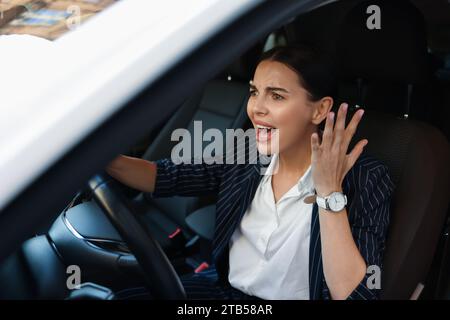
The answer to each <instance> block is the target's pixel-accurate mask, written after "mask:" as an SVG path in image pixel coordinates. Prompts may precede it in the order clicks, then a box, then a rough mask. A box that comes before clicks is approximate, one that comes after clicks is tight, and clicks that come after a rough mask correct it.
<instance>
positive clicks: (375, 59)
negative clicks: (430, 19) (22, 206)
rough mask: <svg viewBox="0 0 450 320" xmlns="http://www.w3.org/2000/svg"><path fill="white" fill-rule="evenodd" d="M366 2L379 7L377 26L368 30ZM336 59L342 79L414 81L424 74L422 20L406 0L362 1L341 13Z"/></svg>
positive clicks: (423, 25)
mask: <svg viewBox="0 0 450 320" xmlns="http://www.w3.org/2000/svg"><path fill="white" fill-rule="evenodd" d="M370 5H376V6H378V7H379V8H380V11H379V13H380V21H381V25H380V26H381V28H380V29H369V28H368V27H367V20H368V19H369V18H370V17H371V16H372V15H373V14H374V13H373V11H370V12H369V13H367V8H368V7H369V6H370ZM337 43H338V44H337V46H338V50H337V51H338V52H337V54H338V59H339V61H340V65H341V68H342V70H341V76H342V77H343V78H344V79H355V78H362V79H366V80H380V79H384V80H391V81H393V82H401V83H409V84H417V83H423V82H424V81H426V80H427V77H428V54H427V37H426V28H425V21H424V18H423V15H422V14H421V12H420V11H419V10H418V9H417V8H416V7H415V6H414V5H413V4H411V3H410V2H409V1H406V0H396V1H392V0H372V1H363V2H361V3H359V4H357V5H356V6H355V7H353V8H352V9H351V10H350V11H349V12H348V13H347V15H346V16H345V18H344V21H343V23H342V26H341V30H340V33H339V39H338V42H337Z"/></svg>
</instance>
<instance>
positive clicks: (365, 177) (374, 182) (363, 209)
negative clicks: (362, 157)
mask: <svg viewBox="0 0 450 320" xmlns="http://www.w3.org/2000/svg"><path fill="white" fill-rule="evenodd" d="M363 167H364V166H360V167H359V168H357V170H354V171H353V172H352V174H351V176H350V177H349V179H347V180H346V181H347V182H346V183H347V184H350V186H348V187H350V188H352V189H353V190H354V193H353V201H352V203H351V204H350V206H349V208H348V210H349V213H348V216H349V222H350V226H351V230H352V235H353V239H354V240H355V243H356V245H357V247H358V249H359V251H360V253H361V255H362V257H363V258H364V260H365V262H366V265H367V268H368V273H367V274H366V276H365V277H364V279H363V280H362V281H361V282H360V283H359V284H358V286H357V287H356V288H355V289H354V290H353V292H351V294H350V295H349V296H348V297H347V300H372V299H378V296H379V292H380V288H379V287H378V285H377V284H379V283H381V275H382V272H381V271H382V260H383V252H384V247H385V239H386V232H387V227H388V224H389V211H390V209H389V208H390V201H391V195H392V192H393V190H394V184H393V182H392V181H391V179H390V176H389V173H388V169H387V167H386V166H384V165H382V164H380V163H379V164H378V165H376V166H374V167H372V168H370V170H365V169H364V168H363ZM369 271H370V272H369ZM373 272H375V273H377V274H375V273H373ZM377 276H379V278H378V280H377V278H376V277H377ZM323 282H324V283H323V292H322V295H323V298H324V299H330V298H331V296H330V292H329V289H328V287H327V284H326V282H325V279H324V280H323Z"/></svg>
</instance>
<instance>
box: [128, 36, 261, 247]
mask: <svg viewBox="0 0 450 320" xmlns="http://www.w3.org/2000/svg"><path fill="white" fill-rule="evenodd" d="M261 50H262V45H261V44H258V45H256V46H254V47H253V48H251V49H250V50H249V51H248V52H246V53H245V54H244V55H242V56H241V57H240V58H239V59H238V60H237V61H235V62H234V63H233V64H232V65H231V66H229V67H228V68H227V69H226V71H225V72H224V73H222V74H221V75H219V76H218V77H217V78H216V79H214V80H212V81H210V82H208V83H207V84H206V86H205V87H204V88H203V90H202V91H201V92H199V93H197V94H195V95H194V96H193V97H191V98H190V99H189V100H187V101H186V102H185V103H183V105H182V106H181V107H180V108H179V109H178V110H177V112H176V113H175V114H174V115H173V116H172V117H171V119H170V120H169V121H168V122H167V124H166V125H165V126H164V128H163V129H162V131H161V132H159V134H158V135H157V136H156V138H155V139H154V140H153V142H152V144H151V145H150V146H149V148H148V149H147V151H146V152H145V154H144V155H143V158H144V159H148V160H157V159H161V158H168V157H170V156H171V150H172V148H173V147H174V146H175V144H177V143H178V142H177V141H175V142H174V141H171V134H172V132H173V130H175V129H178V128H186V129H187V130H189V132H190V133H191V136H192V137H193V133H194V121H201V122H202V123H201V124H202V130H203V131H205V130H207V129H209V128H216V129H219V130H221V131H222V133H223V134H224V136H225V130H226V129H237V128H244V127H245V125H246V122H247V121H248V120H247V113H246V107H247V99H248V92H249V87H248V84H249V81H250V79H251V78H252V76H253V74H252V73H253V70H254V68H255V65H256V61H257V59H258V57H259V55H260V54H261ZM142 199H145V200H146V201H145V204H142V202H143V201H142ZM136 203H140V204H141V206H140V207H141V209H140V210H142V211H144V212H143V214H142V217H143V219H144V220H145V221H146V222H147V225H148V228H149V230H150V232H151V233H152V234H153V235H154V236H155V238H156V239H157V240H158V241H159V243H160V244H161V246H162V247H163V248H164V249H165V250H166V252H168V253H169V254H170V253H172V252H173V251H174V250H176V249H179V246H180V245H181V244H182V242H183V241H175V240H174V239H179V238H182V237H183V236H184V238H186V239H190V238H191V237H193V236H194V235H195V232H193V231H192V229H191V228H189V227H188V225H187V224H186V217H187V216H188V215H189V214H190V213H192V212H194V211H195V210H197V209H199V208H203V207H205V206H208V205H210V204H212V203H215V198H211V197H199V198H197V197H172V198H159V199H151V197H150V196H149V194H140V195H138V197H137V200H136ZM210 208H212V209H211V210H212V215H214V206H210ZM178 230H180V231H181V232H179V231H178ZM174 233H178V235H177V236H176V237H174V238H172V239H171V238H169V235H173V234H174Z"/></svg>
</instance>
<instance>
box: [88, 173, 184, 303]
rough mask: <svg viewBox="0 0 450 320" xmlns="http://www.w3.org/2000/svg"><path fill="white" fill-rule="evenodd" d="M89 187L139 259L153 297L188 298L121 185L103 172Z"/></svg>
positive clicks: (91, 181)
mask: <svg viewBox="0 0 450 320" xmlns="http://www.w3.org/2000/svg"><path fill="white" fill-rule="evenodd" d="M88 188H89V190H90V191H91V192H92V196H93V198H94V201H95V202H96V203H97V204H98V205H99V207H100V208H101V209H102V211H103V212H104V213H105V215H106V216H107V217H108V219H109V220H110V221H111V223H112V224H113V226H114V227H115V228H116V229H117V232H118V233H119V234H120V236H121V237H122V239H123V241H125V243H126V244H127V245H128V248H129V249H130V251H131V253H132V254H133V255H134V256H135V257H136V260H137V262H138V263H139V265H140V266H141V268H142V269H143V273H144V276H145V283H146V286H147V288H148V289H149V291H150V292H151V293H152V295H154V296H155V298H157V299H170V300H180V299H186V293H185V291H184V288H183V285H182V283H181V281H180V278H179V277H178V275H177V273H176V271H175V269H174V268H173V266H172V264H171V263H170V261H169V259H168V258H167V256H166V254H165V253H164V251H163V250H162V249H161V247H160V246H159V244H158V242H157V241H156V240H155V239H154V238H153V236H152V235H151V234H150V233H149V232H148V231H147V229H146V228H145V226H143V224H142V223H141V222H140V221H139V220H138V219H137V217H136V216H135V215H134V209H133V206H132V205H131V204H130V202H129V201H128V200H127V199H126V198H125V196H123V195H122V193H121V192H120V188H119V185H118V182H116V181H115V180H113V179H112V178H111V177H109V176H108V175H106V174H104V173H102V174H97V175H95V176H94V177H93V178H91V179H90V180H89V182H88Z"/></svg>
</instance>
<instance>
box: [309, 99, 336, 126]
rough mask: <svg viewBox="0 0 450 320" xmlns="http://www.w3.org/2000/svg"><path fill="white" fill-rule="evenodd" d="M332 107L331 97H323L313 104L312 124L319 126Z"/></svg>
mask: <svg viewBox="0 0 450 320" xmlns="http://www.w3.org/2000/svg"><path fill="white" fill-rule="evenodd" d="M332 107H333V98H332V97H323V98H322V99H320V100H319V101H317V102H315V103H314V111H313V116H312V119H311V121H312V123H314V124H315V125H319V124H320V123H321V122H322V121H323V120H324V119H325V118H326V117H327V114H328V112H330V110H331V108H332Z"/></svg>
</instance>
